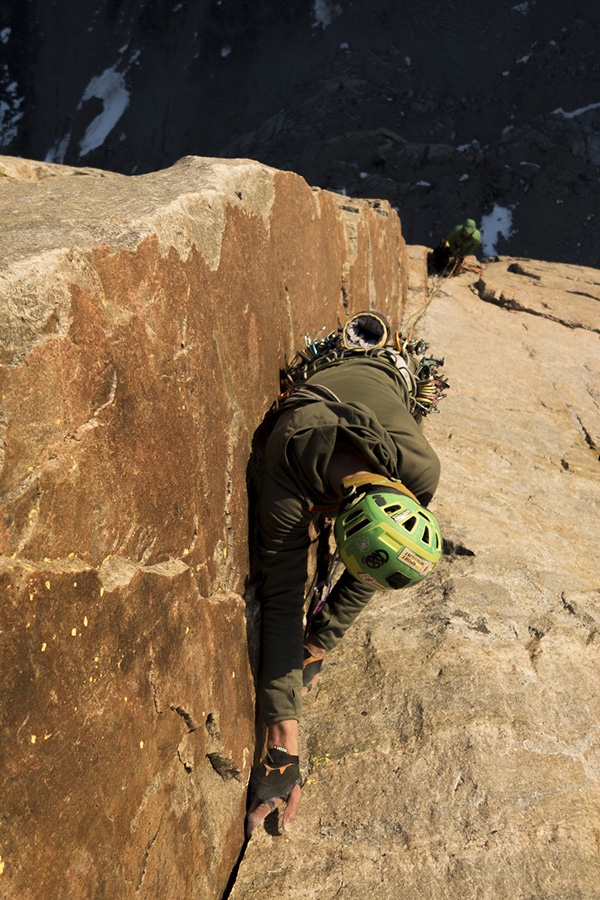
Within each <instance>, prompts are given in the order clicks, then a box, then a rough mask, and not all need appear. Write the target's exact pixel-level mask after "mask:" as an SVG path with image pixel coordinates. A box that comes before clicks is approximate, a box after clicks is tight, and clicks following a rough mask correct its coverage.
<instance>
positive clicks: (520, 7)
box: [511, 3, 529, 16]
mask: <svg viewBox="0 0 600 900" xmlns="http://www.w3.org/2000/svg"><path fill="white" fill-rule="evenodd" d="M511 9H513V10H514V11H515V12H520V13H522V14H523V15H524V16H526V15H527V13H528V12H529V3H517V4H516V6H511Z"/></svg>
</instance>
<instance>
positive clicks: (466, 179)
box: [458, 172, 469, 181]
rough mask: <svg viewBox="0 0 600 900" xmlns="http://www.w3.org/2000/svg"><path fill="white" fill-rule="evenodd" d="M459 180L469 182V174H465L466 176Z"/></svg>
mask: <svg viewBox="0 0 600 900" xmlns="http://www.w3.org/2000/svg"><path fill="white" fill-rule="evenodd" d="M458 180H459V181H468V180H469V176H468V175H467V173H466V172H465V174H464V175H461V176H460V178H459V179H458Z"/></svg>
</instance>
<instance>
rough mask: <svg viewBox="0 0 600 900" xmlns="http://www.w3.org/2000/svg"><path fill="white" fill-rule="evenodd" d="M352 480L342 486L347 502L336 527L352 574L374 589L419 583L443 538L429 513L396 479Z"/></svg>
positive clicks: (343, 506) (342, 553) (339, 544)
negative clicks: (355, 482)
mask: <svg viewBox="0 0 600 900" xmlns="http://www.w3.org/2000/svg"><path fill="white" fill-rule="evenodd" d="M363 477H364V476H363ZM353 480H354V479H353V478H352V477H350V478H348V479H344V481H343V483H342V490H343V491H344V492H346V493H347V499H346V500H344V501H342V505H341V506H340V512H339V514H338V516H337V518H336V521H335V529H334V531H335V540H336V543H337V546H338V550H339V553H340V557H341V559H342V562H343V563H344V565H345V566H346V568H347V569H348V571H349V572H350V574H351V575H354V577H355V578H358V579H359V581H362V582H364V583H365V584H370V585H371V586H372V587H374V588H377V589H378V590H389V589H390V588H394V589H395V588H403V587H408V586H409V585H411V584H416V583H417V582H419V581H421V579H422V578H424V577H425V576H426V575H428V574H429V572H431V570H432V569H433V567H434V566H435V564H436V563H437V561H438V560H439V558H440V556H441V555H442V536H441V534H440V527H439V525H438V523H437V520H436V518H435V516H434V515H433V513H431V512H429V510H428V509H425V507H424V506H421V504H420V503H419V502H418V500H417V499H416V497H415V496H414V495H413V494H411V493H410V491H408V490H407V488H406V487H405V486H404V485H403V484H402V483H401V482H400V481H393V480H390V479H386V478H379V477H378V476H375V478H374V479H373V481H371V482H367V483H363V484H358V485H356V484H353V483H352V482H353ZM361 480H362V479H361V478H359V481H361Z"/></svg>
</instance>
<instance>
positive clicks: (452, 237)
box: [428, 219, 481, 272]
mask: <svg viewBox="0 0 600 900" xmlns="http://www.w3.org/2000/svg"><path fill="white" fill-rule="evenodd" d="M480 244H481V234H480V233H479V231H478V230H477V225H476V224H475V220H474V219H466V221H465V222H464V223H463V224H462V225H456V227H455V228H453V229H452V231H451V232H450V234H449V235H448V237H447V238H446V239H445V240H443V241H440V243H439V244H438V246H437V247H436V248H435V250H433V251H432V252H431V253H430V254H429V259H428V262H429V265H430V268H432V269H433V270H434V271H435V272H443V271H444V270H445V269H452V270H454V271H457V270H458V269H460V267H461V265H462V264H463V262H464V258H465V256H468V255H469V254H472V253H474V252H475V250H476V249H477V247H479V245H480Z"/></svg>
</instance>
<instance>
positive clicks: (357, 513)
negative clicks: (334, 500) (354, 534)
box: [346, 507, 364, 522]
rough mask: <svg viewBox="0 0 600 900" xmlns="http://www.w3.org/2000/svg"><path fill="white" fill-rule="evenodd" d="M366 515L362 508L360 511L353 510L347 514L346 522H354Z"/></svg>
mask: <svg viewBox="0 0 600 900" xmlns="http://www.w3.org/2000/svg"><path fill="white" fill-rule="evenodd" d="M363 515H364V513H363V511H362V509H361V508H360V507H358V509H353V510H351V511H350V512H349V513H347V514H346V522H353V521H354V519H356V517H357V516H363Z"/></svg>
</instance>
